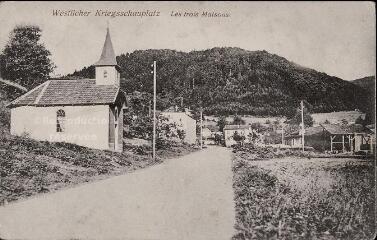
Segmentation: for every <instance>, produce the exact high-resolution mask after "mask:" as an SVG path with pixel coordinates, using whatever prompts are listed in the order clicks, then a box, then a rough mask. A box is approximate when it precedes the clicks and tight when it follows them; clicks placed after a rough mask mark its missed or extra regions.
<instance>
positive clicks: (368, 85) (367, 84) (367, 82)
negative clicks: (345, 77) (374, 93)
mask: <svg viewBox="0 0 377 240" xmlns="http://www.w3.org/2000/svg"><path fill="white" fill-rule="evenodd" d="M351 82H352V83H353V84H356V85H358V86H360V87H362V88H364V89H367V90H374V89H376V78H375V77H374V76H369V77H363V78H359V79H356V80H353V81H351Z"/></svg>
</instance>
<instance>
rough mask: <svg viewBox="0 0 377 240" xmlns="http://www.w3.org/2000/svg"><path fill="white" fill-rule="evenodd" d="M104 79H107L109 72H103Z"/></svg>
mask: <svg viewBox="0 0 377 240" xmlns="http://www.w3.org/2000/svg"><path fill="white" fill-rule="evenodd" d="M103 78H107V71H106V70H105V71H103Z"/></svg>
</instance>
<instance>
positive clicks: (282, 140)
mask: <svg viewBox="0 0 377 240" xmlns="http://www.w3.org/2000/svg"><path fill="white" fill-rule="evenodd" d="M281 144H284V126H283V125H281Z"/></svg>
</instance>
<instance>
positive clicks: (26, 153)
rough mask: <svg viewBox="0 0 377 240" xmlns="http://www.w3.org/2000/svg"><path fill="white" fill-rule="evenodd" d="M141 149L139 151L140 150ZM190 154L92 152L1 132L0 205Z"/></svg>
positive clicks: (183, 148)
mask: <svg viewBox="0 0 377 240" xmlns="http://www.w3.org/2000/svg"><path fill="white" fill-rule="evenodd" d="M141 148H142V147H141ZM192 151H194V149H193V148H192V147H190V146H187V145H173V146H171V147H169V148H165V149H162V150H158V151H157V156H158V157H157V159H156V160H153V159H152V157H151V154H150V152H149V150H147V151H143V152H141V153H139V152H138V151H137V149H136V150H135V149H128V148H127V149H126V151H125V152H123V153H115V152H110V151H101V150H94V149H89V148H85V147H80V146H77V145H74V144H67V143H49V142H38V141H34V140H32V139H28V138H25V137H15V136H11V135H9V133H8V132H6V131H3V132H2V134H1V136H0V205H1V204H4V203H6V202H11V201H14V200H18V199H22V198H26V197H28V196H32V195H36V194H39V193H45V192H51V191H54V190H57V189H61V188H63V187H67V186H74V185H77V184H80V183H84V182H90V181H94V180H98V179H103V178H107V177H109V176H113V175H118V174H123V173H126V172H132V171H134V170H137V169H141V168H145V167H148V166H151V165H155V164H158V163H161V162H163V160H164V159H167V158H171V157H177V156H180V155H185V154H188V153H190V152H192Z"/></svg>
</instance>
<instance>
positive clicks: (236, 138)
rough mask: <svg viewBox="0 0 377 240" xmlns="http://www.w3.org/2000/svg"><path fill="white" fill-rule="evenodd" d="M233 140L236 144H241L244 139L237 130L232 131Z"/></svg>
mask: <svg viewBox="0 0 377 240" xmlns="http://www.w3.org/2000/svg"><path fill="white" fill-rule="evenodd" d="M233 140H234V141H236V142H237V143H238V144H242V143H243V141H244V140H245V136H244V135H241V134H239V133H238V132H237V131H235V132H234V133H233Z"/></svg>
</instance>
